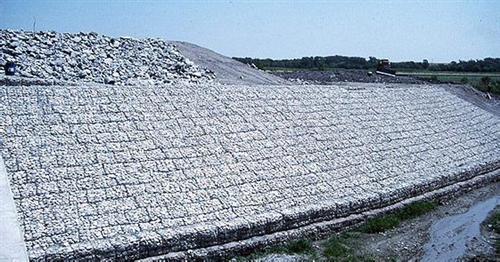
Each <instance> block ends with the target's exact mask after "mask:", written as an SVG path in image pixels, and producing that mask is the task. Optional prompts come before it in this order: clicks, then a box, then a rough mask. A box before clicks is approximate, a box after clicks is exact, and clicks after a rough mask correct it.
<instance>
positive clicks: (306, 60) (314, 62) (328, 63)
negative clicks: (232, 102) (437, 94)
mask: <svg viewBox="0 0 500 262" xmlns="http://www.w3.org/2000/svg"><path fill="white" fill-rule="evenodd" d="M233 59H236V60H238V61H240V62H243V63H245V64H254V65H255V66H257V67H258V68H260V69H273V68H284V69H287V68H290V69H291V68H293V69H307V70H328V69H329V68H344V69H374V68H376V67H377V63H378V59H377V58H376V57H369V58H368V59H365V58H363V57H352V56H339V55H336V56H315V57H312V56H311V57H302V58H295V59H276V60H275V59H270V58H266V59H259V58H250V57H245V58H241V57H233ZM391 67H393V68H396V69H407V70H429V71H455V72H500V58H489V57H488V58H485V59H477V60H468V61H462V60H460V61H458V62H456V61H452V62H450V63H429V61H428V60H426V59H424V60H423V61H422V62H414V61H406V62H391Z"/></svg>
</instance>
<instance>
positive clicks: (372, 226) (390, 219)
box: [358, 214, 401, 234]
mask: <svg viewBox="0 0 500 262" xmlns="http://www.w3.org/2000/svg"><path fill="white" fill-rule="evenodd" d="M400 223H401V220H400V219H399V218H398V217H397V216H396V215H393V214H391V215H386V216H383V217H380V218H375V219H372V220H370V221H368V222H367V223H366V224H364V225H362V226H361V227H359V229H358V230H359V231H360V232H363V233H368V234H374V233H380V232H384V231H387V230H390V229H393V228H396V227H397V226H399V224H400Z"/></svg>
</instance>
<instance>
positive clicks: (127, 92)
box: [0, 84, 500, 261]
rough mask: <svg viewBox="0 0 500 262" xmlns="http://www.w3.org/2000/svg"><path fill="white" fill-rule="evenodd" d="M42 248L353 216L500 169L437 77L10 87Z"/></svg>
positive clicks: (221, 234) (145, 251)
mask: <svg viewBox="0 0 500 262" xmlns="http://www.w3.org/2000/svg"><path fill="white" fill-rule="evenodd" d="M0 139H1V140H0V149H1V154H2V156H3V158H4V161H5V166H6V169H7V175H8V177H9V179H10V183H11V190H12V193H13V195H14V200H15V203H16V206H17V209H18V212H19V216H20V221H21V227H22V229H23V231H24V238H25V241H26V246H27V250H28V253H29V257H30V259H31V260H33V261H37V260H53V259H69V260H72V259H137V258H144V257H148V256H153V255H159V254H166V253H169V252H176V251H183V250H188V249H194V248H200V247H207V246H212V245H218V244H223V243H227V242H231V241H238V240H243V239H246V238H249V237H252V236H258V235H263V234H268V233H273V232H279V231H283V230H287V229H291V228H297V227H301V226H306V225H309V224H311V223H315V222H320V221H324V220H329V219H332V218H338V217H344V216H348V215H350V214H354V213H358V212H363V211H366V210H369V209H372V208H378V207H383V206H386V205H389V204H392V203H395V202H397V201H400V200H403V199H406V198H409V197H412V196H416V195H420V194H423V193H425V192H428V191H431V190H435V189H438V188H441V187H443V186H446V185H450V184H453V183H456V182H458V181H463V180H466V179H470V178H473V177H474V176H476V175H477V174H478V173H481V172H483V171H485V170H495V169H498V168H499V167H500V119H499V118H498V117H497V116H495V115H493V114H491V113H488V112H486V111H484V110H482V109H480V108H478V107H476V106H474V105H472V104H470V103H468V102H465V101H464V100H461V99H460V98H458V97H456V96H454V95H452V94H451V93H449V92H447V91H445V90H444V89H443V88H441V87H438V86H427V85H381V84H352V85H342V86H245V85H236V86H224V85H216V84H204V85H164V86H120V87H117V86H105V85H95V84H89V85H80V86H4V87H1V88H0Z"/></svg>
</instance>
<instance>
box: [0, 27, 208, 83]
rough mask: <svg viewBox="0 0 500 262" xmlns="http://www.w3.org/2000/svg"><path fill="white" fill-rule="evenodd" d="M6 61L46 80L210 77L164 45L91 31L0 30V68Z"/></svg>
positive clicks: (196, 80)
mask: <svg viewBox="0 0 500 262" xmlns="http://www.w3.org/2000/svg"><path fill="white" fill-rule="evenodd" d="M8 61H13V62H15V63H16V64H17V69H18V74H19V75H20V76H24V77H38V78H43V79H51V80H66V81H83V82H97V83H116V84H120V85H131V84H138V83H149V84H164V83H172V82H174V83H175V82H190V83H199V82H206V81H207V80H212V79H214V74H213V73H212V72H211V71H209V70H206V69H202V68H199V67H198V66H196V65H195V64H194V63H193V62H191V61H190V60H188V59H187V58H185V57H184V56H182V55H181V54H180V53H179V51H178V50H177V49H176V48H175V47H174V46H173V45H172V44H169V43H167V42H166V41H163V40H160V39H150V38H147V39H141V40H138V39H133V38H129V37H120V38H112V37H109V36H104V35H99V34H97V33H78V34H70V33H56V32H35V33H33V32H25V31H12V30H0V66H1V67H3V66H4V65H5V63H6V62H8ZM1 69H2V72H3V68H1Z"/></svg>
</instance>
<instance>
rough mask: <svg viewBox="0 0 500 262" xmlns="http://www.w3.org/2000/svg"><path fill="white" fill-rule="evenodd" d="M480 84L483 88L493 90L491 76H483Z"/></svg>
mask: <svg viewBox="0 0 500 262" xmlns="http://www.w3.org/2000/svg"><path fill="white" fill-rule="evenodd" d="M480 85H481V88H483V90H486V91H488V92H491V78H490V77H489V76H483V77H481V82H480Z"/></svg>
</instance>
